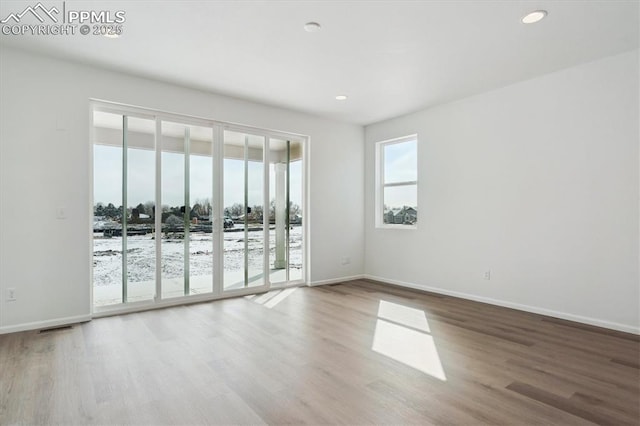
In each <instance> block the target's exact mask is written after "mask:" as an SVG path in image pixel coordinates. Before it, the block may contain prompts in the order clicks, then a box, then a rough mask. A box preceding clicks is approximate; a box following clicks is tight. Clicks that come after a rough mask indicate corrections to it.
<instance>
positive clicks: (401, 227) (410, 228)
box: [376, 224, 418, 230]
mask: <svg viewBox="0 0 640 426" xmlns="http://www.w3.org/2000/svg"><path fill="white" fill-rule="evenodd" d="M376 229H406V230H416V229H418V225H387V224H385V225H376Z"/></svg>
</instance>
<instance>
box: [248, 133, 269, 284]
mask: <svg viewBox="0 0 640 426" xmlns="http://www.w3.org/2000/svg"><path fill="white" fill-rule="evenodd" d="M247 139H248V143H247V163H246V167H247V205H248V206H249V209H248V210H249V212H248V213H247V215H246V221H245V229H246V230H247V232H246V233H245V238H246V241H247V244H246V250H247V286H248V287H258V286H262V285H265V284H266V281H265V279H264V245H265V232H264V226H263V225H264V214H263V213H264V204H265V203H264V138H263V137H258V136H248V137H247Z"/></svg>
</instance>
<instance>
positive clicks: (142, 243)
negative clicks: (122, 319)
mask: <svg viewBox="0 0 640 426" xmlns="http://www.w3.org/2000/svg"><path fill="white" fill-rule="evenodd" d="M247 235H248V239H247V242H248V265H249V271H250V275H256V274H259V273H261V272H262V263H263V243H264V233H263V231H249V232H248V233H247ZM93 241H94V244H93V281H94V303H95V304H96V305H106V304H111V303H117V299H118V297H119V296H118V295H119V294H120V293H121V288H122V272H121V271H122V237H113V238H103V237H102V234H99V233H98V234H95V235H94V240H93ZM269 241H270V247H269V264H270V265H273V262H274V260H275V231H274V230H270V231H269ZM213 252H214V248H213V239H212V234H206V233H191V234H190V239H189V277H190V280H191V281H193V283H194V284H196V283H200V284H196V285H193V286H192V287H193V288H194V289H196V288H197V287H198V286H201V287H202V286H204V288H207V284H206V283H207V280H208V281H209V282H210V281H211V276H212V271H213ZM289 253H290V260H289V265H290V279H291V280H296V279H301V278H302V227H300V226H294V227H293V228H292V229H291V231H290V251H289ZM223 259H224V260H223V267H224V275H225V280H224V281H225V284H224V285H225V288H228V287H229V286H230V285H232V284H229V283H230V282H231V281H233V280H236V278H235V277H237V276H240V277H241V276H242V275H241V273H242V271H243V270H244V232H225V233H224V255H223ZM161 268H162V278H163V284H164V283H165V280H166V284H167V286H166V287H169V286H170V282H173V285H172V287H176V288H177V289H180V285H181V284H180V283H182V278H183V276H184V240H183V239H182V238H180V236H179V235H176V236H171V234H170V235H169V237H168V238H167V237H165V238H163V240H162V262H161ZM274 273H277V271H274ZM238 274H240V275H238ZM127 275H128V281H127V282H128V283H129V287H130V289H131V290H134V291H135V287H136V285H135V284H136V283H140V285H138V286H137V287H138V288H141V287H145V288H146V287H150V289H149V290H148V291H150V292H151V294H152V293H153V291H154V289H152V287H153V285H152V284H153V281H154V280H155V239H154V237H153V235H152V234H147V235H135V236H129V237H128V238H127ZM277 275H278V276H283V274H282V273H278V274H277ZM232 277H234V278H232ZM272 277H273V275H272ZM279 280H281V278H280V279H279ZM272 281H274V280H273V278H272ZM208 288H209V289H210V288H211V285H210V284H209V285H208ZM167 291H168V290H167ZM175 291H178V292H179V290H175ZM209 291H210V290H209ZM196 292H201V291H196ZM164 293H165V291H163V297H164V296H165V294H164ZM114 299H115V300H114Z"/></svg>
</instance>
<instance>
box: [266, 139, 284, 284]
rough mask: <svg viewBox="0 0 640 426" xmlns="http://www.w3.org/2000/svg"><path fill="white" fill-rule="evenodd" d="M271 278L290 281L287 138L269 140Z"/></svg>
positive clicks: (278, 280)
mask: <svg viewBox="0 0 640 426" xmlns="http://www.w3.org/2000/svg"><path fill="white" fill-rule="evenodd" d="M269 163H270V164H269V281H270V282H271V284H278V283H284V282H286V281H287V261H288V260H287V258H288V250H287V210H286V208H287V141H284V140H280V139H273V138H271V139H269Z"/></svg>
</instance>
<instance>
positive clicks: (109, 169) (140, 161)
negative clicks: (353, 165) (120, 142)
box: [93, 145, 302, 207]
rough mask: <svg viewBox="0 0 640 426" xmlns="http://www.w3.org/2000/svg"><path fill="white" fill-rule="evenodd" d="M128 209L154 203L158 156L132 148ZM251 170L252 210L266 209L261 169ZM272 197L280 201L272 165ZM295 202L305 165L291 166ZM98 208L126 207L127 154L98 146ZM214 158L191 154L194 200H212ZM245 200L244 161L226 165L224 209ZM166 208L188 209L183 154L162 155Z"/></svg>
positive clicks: (251, 165) (95, 171) (254, 165)
mask: <svg viewBox="0 0 640 426" xmlns="http://www.w3.org/2000/svg"><path fill="white" fill-rule="evenodd" d="M127 160H128V164H129V168H128V179H127V181H128V193H127V204H129V207H135V206H137V205H138V204H140V203H143V204H144V203H146V202H148V201H153V200H154V198H155V189H154V188H155V153H154V152H153V151H149V150H141V149H129V152H128V158H127ZM248 164H249V166H248V172H249V178H248V183H249V185H248V188H249V192H248V195H249V206H254V205H258V204H261V199H262V181H263V175H262V170H263V169H262V167H263V164H262V163H260V162H254V161H250V162H249V163H248ZM271 168H272V170H271V176H272V178H271V179H270V197H271V198H274V197H275V185H274V178H273V176H274V175H273V166H271ZM290 169H291V195H290V196H291V200H292V201H293V202H294V203H295V204H298V205H302V162H301V161H295V162H292V163H291V166H290ZM93 174H94V203H96V204H97V203H98V202H101V203H103V204H105V205H107V204H109V203H113V204H114V205H115V206H120V205H121V204H122V150H121V148H118V147H112V146H105V145H95V146H94V168H93ZM212 181H213V175H212V164H211V157H205V156H199V155H192V156H191V160H190V201H191V205H193V204H195V202H196V201H197V200H205V199H207V198H208V199H211V193H212V185H213V183H212ZM243 201H244V164H243V161H241V160H231V159H225V160H224V207H229V206H231V205H233V204H234V203H240V204H242V203H243ZM162 204H163V205H169V206H172V207H174V206H182V205H184V155H182V154H175V153H169V152H163V153H162Z"/></svg>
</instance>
